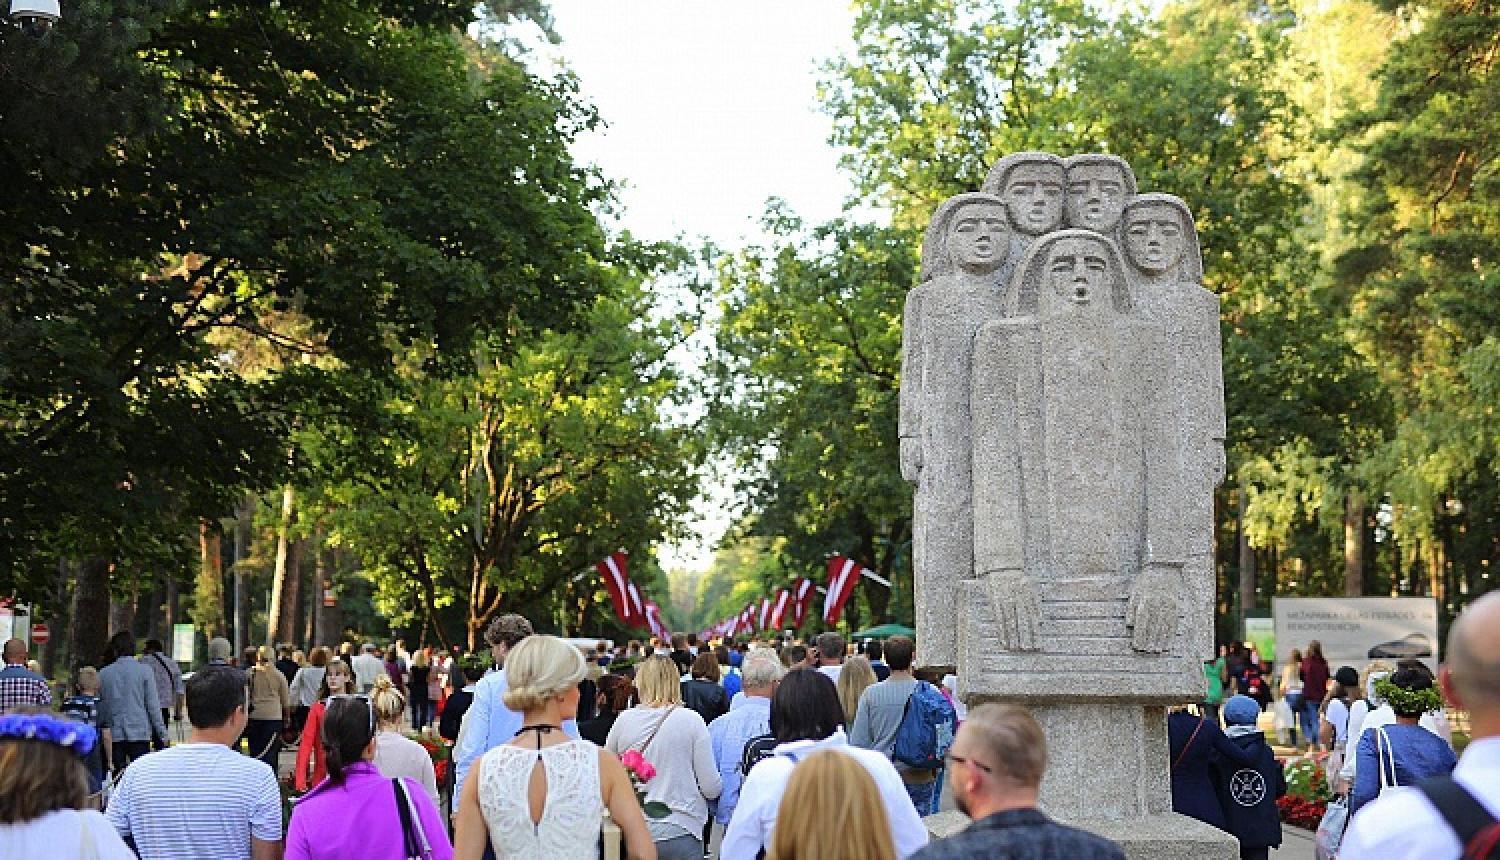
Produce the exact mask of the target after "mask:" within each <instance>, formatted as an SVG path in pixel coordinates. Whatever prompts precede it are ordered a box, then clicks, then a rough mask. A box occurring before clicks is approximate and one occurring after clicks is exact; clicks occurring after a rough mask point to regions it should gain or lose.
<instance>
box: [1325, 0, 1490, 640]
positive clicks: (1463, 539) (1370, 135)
mask: <svg viewBox="0 0 1500 860" xmlns="http://www.w3.org/2000/svg"><path fill="white" fill-rule="evenodd" d="M1381 5H1382V6H1383V7H1384V8H1386V9H1387V10H1390V11H1393V12H1395V13H1396V14H1397V15H1398V16H1399V19H1400V20H1401V21H1402V24H1403V26H1402V31H1401V32H1402V37H1401V38H1400V39H1399V41H1397V42H1396V43H1395V44H1393V45H1392V46H1391V50H1390V52H1389V55H1388V58H1387V60H1386V62H1385V64H1384V65H1383V66H1382V67H1381V68H1380V70H1379V73H1378V75H1377V76H1376V81H1377V82H1378V85H1379V90H1378V95H1377V97H1376V99H1375V101H1374V104H1373V105H1371V106H1370V107H1369V109H1368V110H1364V111H1360V112H1356V113H1355V114H1353V115H1352V116H1351V117H1350V118H1349V122H1348V125H1347V128H1346V130H1347V132H1348V133H1349V134H1350V135H1351V136H1352V139H1353V140H1354V141H1355V143H1356V145H1357V147H1358V149H1359V151H1360V153H1361V154H1362V156H1363V160H1362V162H1361V163H1360V167H1359V169H1358V170H1357V172H1356V173H1355V179H1356V180H1357V181H1358V182H1359V183H1360V184H1361V185H1362V186H1363V190H1364V195H1363V198H1362V206H1361V207H1360V209H1359V211H1358V212H1357V213H1356V217H1355V238H1354V243H1353V245H1354V246H1353V247H1352V248H1351V249H1350V250H1349V251H1347V252H1346V253H1345V254H1343V255H1342V256H1341V257H1340V258H1339V261H1338V263H1339V265H1338V275H1339V277H1340V278H1341V280H1342V282H1343V284H1344V285H1345V286H1346V287H1347V288H1348V289H1349V290H1350V292H1351V299H1350V305H1351V311H1352V313H1351V321H1352V323H1353V329H1354V332H1355V336H1356V337H1357V338H1358V342H1359V345H1360V348H1361V350H1362V351H1363V352H1364V353H1365V354H1366V355H1368V356H1369V357H1370V358H1371V360H1372V361H1373V362H1374V364H1375V365H1376V366H1377V367H1378V368H1379V373H1380V378H1381V383H1382V390H1383V391H1385V392H1386V393H1387V397H1388V398H1389V400H1390V403H1391V409H1392V411H1393V422H1392V428H1393V429H1392V431H1391V432H1390V434H1389V436H1388V438H1387V439H1386V440H1385V441H1384V442H1383V444H1382V445H1381V446H1380V447H1379V448H1378V450H1376V451H1375V452H1374V454H1373V456H1371V458H1370V459H1369V462H1368V463H1367V474H1368V475H1369V476H1370V480H1371V483H1373V484H1375V485H1377V486H1380V487H1382V488H1383V489H1384V490H1385V491H1386V493H1387V494H1388V501H1389V504H1390V505H1391V510H1392V514H1393V517H1392V522H1391V529H1392V531H1393V532H1394V535H1395V537H1396V538H1397V539H1398V540H1399V542H1400V556H1401V557H1400V559H1399V562H1398V568H1397V570H1396V571H1395V572H1394V573H1393V574H1392V580H1393V581H1392V582H1391V587H1392V589H1393V590H1399V589H1403V588H1405V589H1410V590H1412V591H1414V592H1415V593H1418V594H1428V595H1432V596H1434V597H1437V598H1438V599H1439V601H1440V603H1441V604H1442V605H1443V607H1444V609H1445V611H1447V612H1451V611H1453V610H1455V609H1456V608H1457V605H1458V603H1460V602H1461V601H1462V600H1463V599H1464V597H1465V595H1473V594H1477V593H1479V592H1482V591H1485V590H1488V589H1489V588H1491V587H1493V583H1492V582H1491V581H1490V574H1489V569H1488V565H1489V563H1490V560H1491V559H1492V558H1493V557H1494V554H1495V547H1496V546H1497V541H1500V527H1497V523H1500V507H1497V497H1496V493H1495V492H1494V482H1495V481H1494V479H1495V475H1496V474H1497V468H1500V459H1497V455H1500V447H1497V442H1500V421H1497V419H1496V416H1495V410H1494V404H1495V403H1496V402H1500V399H1497V397H1500V337H1497V336H1496V334H1495V322H1494V321H1495V319H1496V318H1497V314H1500V291H1497V289H1496V286H1495V285H1496V283H1497V278H1500V174H1497V172H1496V169H1495V165H1496V164H1497V160H1500V81H1497V79H1496V77H1495V74H1496V72H1495V68H1494V65H1495V64H1494V58H1495V54H1496V51H1497V50H1500V5H1497V4H1496V3H1489V2H1478V3H1472V2H1467V3H1458V2H1441V1H1440V0H1434V1H1433V2H1388V3H1383V4H1381ZM1403 581H1404V582H1403Z"/></svg>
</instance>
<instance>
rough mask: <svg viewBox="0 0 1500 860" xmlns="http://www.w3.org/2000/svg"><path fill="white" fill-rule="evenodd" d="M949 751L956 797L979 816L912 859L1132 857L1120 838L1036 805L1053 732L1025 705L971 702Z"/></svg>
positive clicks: (1114, 859)
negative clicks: (1100, 833)
mask: <svg viewBox="0 0 1500 860" xmlns="http://www.w3.org/2000/svg"><path fill="white" fill-rule="evenodd" d="M947 758H948V786H949V787H950V788H952V789H953V799H954V801H955V802H956V803H957V804H958V809H959V811H960V812H962V813H963V814H965V815H967V816H969V817H970V818H971V819H973V823H971V824H970V825H969V826H968V827H966V828H964V830H963V831H962V832H961V833H956V834H954V835H952V836H949V837H948V838H947V839H940V840H938V841H937V842H932V843H929V844H928V845H927V847H925V848H923V849H922V850H920V851H918V852H917V853H915V854H913V855H911V860H969V858H973V857H986V858H990V860H1022V858H1027V860H1063V858H1067V859H1068V860H1125V852H1124V851H1122V850H1121V849H1120V846H1118V845H1116V844H1115V843H1113V842H1110V841H1109V840H1108V839H1105V838H1103V837H1101V836H1095V835H1094V834H1092V833H1087V832H1085V831H1082V830H1079V829H1077V828H1074V827H1068V826H1066V825H1063V824H1058V823H1057V822H1056V821H1053V820H1052V819H1050V818H1048V817H1047V816H1046V815H1045V814H1043V813H1042V811H1041V810H1039V809H1037V808H1036V801H1037V794H1038V793H1039V792H1040V791H1041V788H1042V774H1043V773H1045V772H1046V770H1047V739H1046V737H1045V736H1043V735H1042V727H1041V725H1040V724H1038V723H1037V721H1036V718H1035V717H1033V716H1032V715H1031V712H1030V711H1027V710H1026V709H1025V708H1021V707H1017V706H1016V705H996V704H986V705H980V706H979V707H977V708H971V709H970V710H969V718H968V719H967V720H965V721H964V724H963V725H962V726H960V727H959V729H958V736H957V737H955V738H954V739H953V745H952V746H951V747H949V748H948V756H947Z"/></svg>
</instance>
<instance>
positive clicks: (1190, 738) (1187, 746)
mask: <svg viewBox="0 0 1500 860" xmlns="http://www.w3.org/2000/svg"><path fill="white" fill-rule="evenodd" d="M1205 722H1208V717H1207V716H1206V715H1202V714H1200V715H1199V716H1198V725H1196V726H1193V733H1192V734H1191V735H1188V739H1187V743H1185V744H1183V745H1182V752H1180V753H1178V754H1177V760H1176V761H1174V762H1172V766H1171V767H1170V768H1168V772H1170V771H1174V770H1176V769H1177V766H1178V765H1180V764H1182V760H1183V759H1185V758H1187V752H1188V750H1190V749H1192V748H1193V741H1195V740H1197V739H1198V733H1199V732H1201V731H1203V724H1204V723H1205Z"/></svg>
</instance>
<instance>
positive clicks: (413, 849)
mask: <svg viewBox="0 0 1500 860" xmlns="http://www.w3.org/2000/svg"><path fill="white" fill-rule="evenodd" d="M391 786H392V787H393V788H394V790H395V792H396V814H397V815H399V816H401V838H402V841H403V842H404V843H405V849H404V850H405V851H406V860H432V846H431V845H429V844H428V842H427V833H426V832H424V831H423V830H422V817H421V816H420V815H418V814H417V808H416V805H415V804H413V803H412V801H411V795H409V794H407V793H406V783H404V782H402V781H401V780H400V779H399V778H398V779H393V780H391Z"/></svg>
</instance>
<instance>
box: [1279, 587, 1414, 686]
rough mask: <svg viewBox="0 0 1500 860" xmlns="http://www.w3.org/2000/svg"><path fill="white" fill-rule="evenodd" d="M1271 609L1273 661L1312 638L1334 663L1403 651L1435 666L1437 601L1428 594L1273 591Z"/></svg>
mask: <svg viewBox="0 0 1500 860" xmlns="http://www.w3.org/2000/svg"><path fill="white" fill-rule="evenodd" d="M1271 615H1272V617H1273V618H1274V619H1275V621H1276V662H1277V663H1282V662H1283V661H1284V660H1286V659H1287V656H1288V655H1289V654H1291V651H1292V649H1293V648H1296V649H1299V650H1301V651H1302V652H1303V653H1304V654H1305V653H1306V652H1307V643H1309V642H1311V641H1313V640H1314V639H1316V640H1317V641H1319V642H1321V643H1322V644H1323V656H1324V658H1325V659H1327V660H1328V665H1329V666H1330V667H1332V668H1335V669H1336V668H1338V667H1339V666H1353V667H1355V668H1356V669H1363V668H1364V667H1365V665H1366V664H1367V663H1369V662H1370V661H1371V660H1375V659H1384V660H1389V661H1391V662H1395V661H1397V660H1404V659H1406V658H1408V657H1414V658H1416V659H1418V660H1421V661H1422V662H1424V663H1426V664H1427V665H1428V666H1429V667H1432V668H1434V669H1435V668H1436V667H1437V662H1438V650H1439V648H1438V645H1439V643H1438V614H1437V601H1436V600H1434V599H1433V598H1431V597H1276V598H1272V600H1271Z"/></svg>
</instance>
